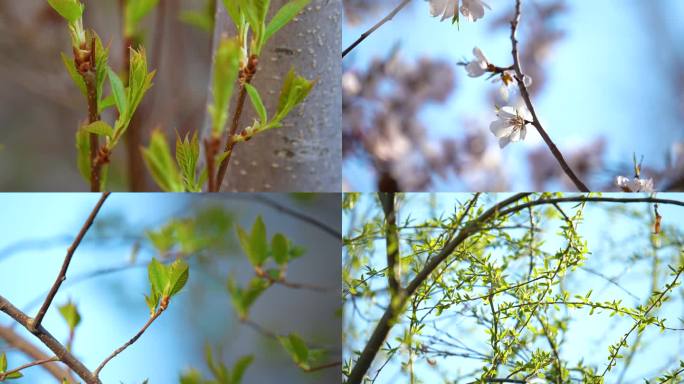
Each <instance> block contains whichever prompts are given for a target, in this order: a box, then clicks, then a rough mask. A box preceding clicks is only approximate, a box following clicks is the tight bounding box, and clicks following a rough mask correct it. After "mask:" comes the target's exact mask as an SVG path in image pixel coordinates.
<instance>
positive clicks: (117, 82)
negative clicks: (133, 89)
mask: <svg viewBox="0 0 684 384" xmlns="http://www.w3.org/2000/svg"><path fill="white" fill-rule="evenodd" d="M107 73H108V76H109V84H110V85H111V87H112V94H113V95H114V102H115V103H116V109H117V110H118V111H119V115H120V116H125V115H126V114H127V113H128V100H126V89H125V88H124V85H123V82H122V81H121V78H119V75H117V74H116V73H115V72H114V71H113V70H112V69H111V68H107Z"/></svg>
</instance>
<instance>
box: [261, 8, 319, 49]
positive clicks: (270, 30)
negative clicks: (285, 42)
mask: <svg viewBox="0 0 684 384" xmlns="http://www.w3.org/2000/svg"><path fill="white" fill-rule="evenodd" d="M310 2H311V0H292V1H290V2H288V3H287V4H285V5H283V6H282V7H281V8H280V9H279V10H278V12H276V14H275V16H273V18H272V19H271V21H270V22H269V23H268V25H267V26H266V31H265V32H264V42H266V41H268V40H269V39H270V38H271V37H272V36H273V35H274V34H275V33H277V32H278V31H279V30H280V29H281V28H282V27H284V26H285V25H287V24H288V23H289V22H290V21H292V19H294V17H295V16H297V14H298V13H299V12H300V11H301V10H302V9H303V8H304V7H306V6H307V5H308V4H309V3H310Z"/></svg>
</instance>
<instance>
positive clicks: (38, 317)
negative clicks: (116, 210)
mask: <svg viewBox="0 0 684 384" xmlns="http://www.w3.org/2000/svg"><path fill="white" fill-rule="evenodd" d="M107 197H109V192H105V193H103V194H102V196H101V197H100V200H99V201H98V202H97V204H96V205H95V207H94V208H93V210H92V211H91V212H90V215H88V219H86V221H85V223H83V226H82V227H81V230H80V231H79V232H78V235H76V238H75V239H74V242H73V243H72V244H71V245H70V246H69V248H68V249H67V253H66V256H64V262H63V263H62V269H61V270H60V271H59V274H58V275H57V279H55V282H54V283H53V284H52V288H50V292H48V294H47V297H45V301H44V302H43V305H42V306H41V307H40V310H39V311H38V314H37V315H36V317H35V319H34V320H32V321H31V325H30V328H32V329H37V328H38V327H40V323H41V322H42V321H43V317H45V313H47V310H48V308H50V304H51V303H52V300H53V299H54V298H55V295H56V294H57V291H58V290H59V287H60V286H61V285H62V283H63V282H64V280H66V273H67V270H68V269H69V263H70V262H71V258H72V256H73V255H74V252H76V249H77V248H78V246H79V244H81V240H83V237H85V235H86V233H88V230H89V229H90V226H91V225H92V224H93V221H95V217H96V216H97V213H98V212H99V211H100V208H102V204H104V202H105V200H107Z"/></svg>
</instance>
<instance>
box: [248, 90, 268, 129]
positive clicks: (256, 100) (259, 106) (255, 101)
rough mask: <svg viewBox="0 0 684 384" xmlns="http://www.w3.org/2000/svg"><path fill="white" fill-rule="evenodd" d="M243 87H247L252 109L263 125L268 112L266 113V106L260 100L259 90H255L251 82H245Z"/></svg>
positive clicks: (266, 119)
mask: <svg viewBox="0 0 684 384" xmlns="http://www.w3.org/2000/svg"><path fill="white" fill-rule="evenodd" d="M245 88H246V89H247V94H248V95H249V100H250V101H251V102H252V105H253V106H254V109H255V110H256V112H257V113H258V114H259V118H260V119H261V124H264V125H265V124H266V123H267V122H268V114H267V113H266V107H265V106H264V102H263V101H262V100H261V96H259V91H257V89H256V88H254V87H253V86H252V85H251V84H245Z"/></svg>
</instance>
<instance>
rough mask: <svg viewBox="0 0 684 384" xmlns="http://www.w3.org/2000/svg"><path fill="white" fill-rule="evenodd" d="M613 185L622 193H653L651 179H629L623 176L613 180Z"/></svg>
mask: <svg viewBox="0 0 684 384" xmlns="http://www.w3.org/2000/svg"><path fill="white" fill-rule="evenodd" d="M615 185H617V186H618V188H620V189H621V190H622V191H623V192H654V190H655V189H654V187H653V179H641V178H639V177H635V178H633V179H630V178H628V177H625V176H618V177H616V178H615Z"/></svg>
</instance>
